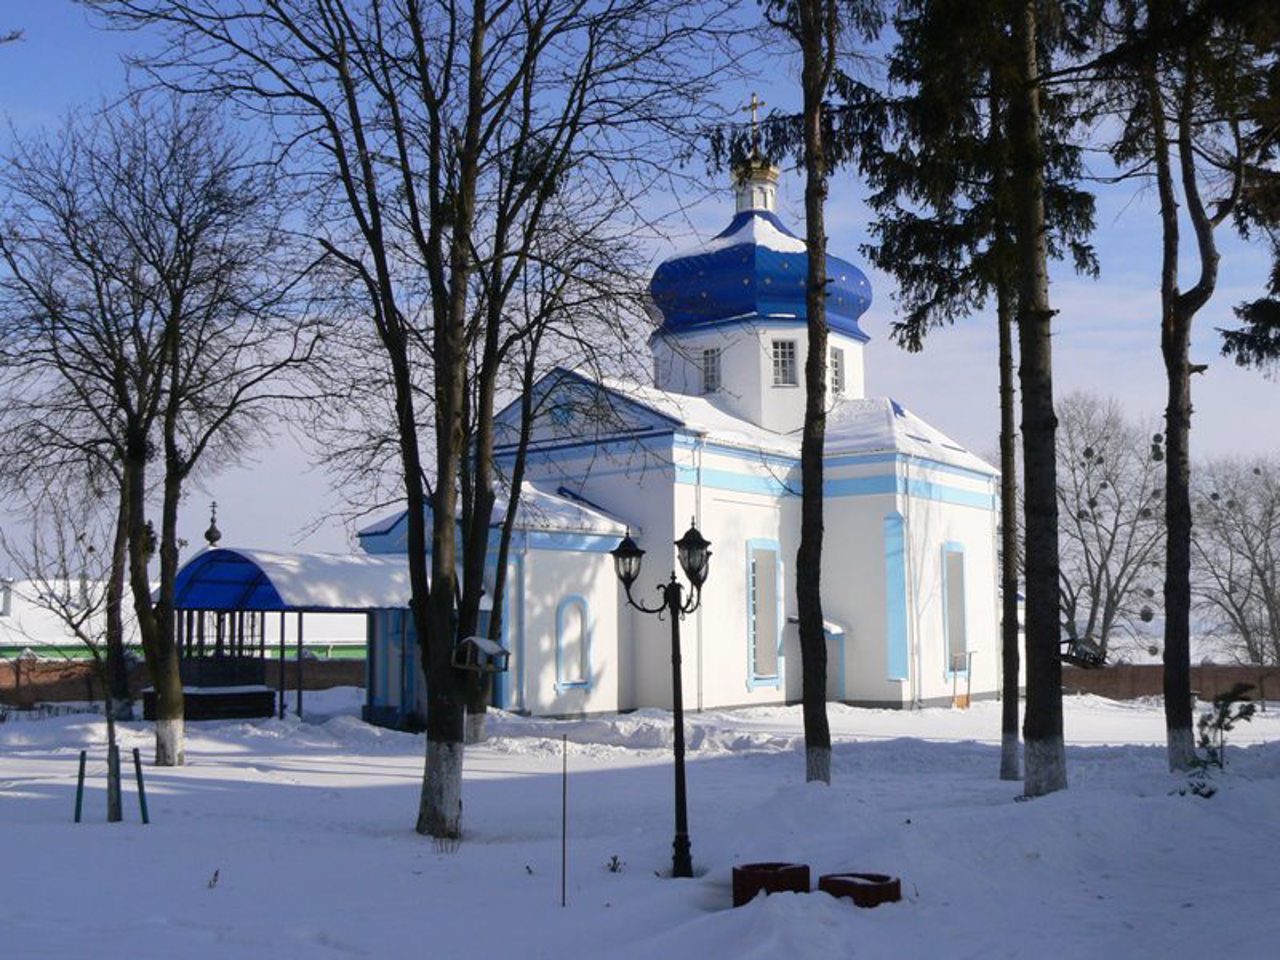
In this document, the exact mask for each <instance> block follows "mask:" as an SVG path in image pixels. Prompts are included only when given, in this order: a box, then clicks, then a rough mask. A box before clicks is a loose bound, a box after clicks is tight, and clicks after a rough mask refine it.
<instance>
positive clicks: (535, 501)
mask: <svg viewBox="0 0 1280 960" xmlns="http://www.w3.org/2000/svg"><path fill="white" fill-rule="evenodd" d="M506 511H507V500H506V498H505V497H504V496H502V495H501V494H500V495H499V496H498V498H497V500H496V502H495V503H494V505H493V519H492V520H491V525H492V526H494V527H498V526H501V524H502V519H503V517H504V516H505V515H506ZM406 516H408V511H407V510H400V511H399V512H397V513H394V514H391V515H390V516H388V517H384V518H383V519H381V520H379V521H377V522H376V523H371V524H369V525H368V526H367V527H364V528H362V529H360V530H358V531H357V532H356V536H357V537H359V538H360V540H361V543H362V545H363V546H364V548H365V549H366V550H371V551H375V552H377V553H378V554H379V555H381V554H384V553H388V552H392V553H402V552H404V551H405V550H406V549H407V548H408V545H407V542H406V530H405V526H404V519H405V517H406ZM428 523H430V517H428ZM516 529H517V530H527V531H536V532H546V533H567V534H594V535H599V536H616V537H621V536H622V535H623V534H624V533H626V531H627V525H626V524H625V523H623V522H622V521H621V520H619V519H617V518H616V517H613V516H611V515H609V514H608V513H606V512H605V511H603V510H601V509H600V508H599V507H596V506H594V505H593V504H589V503H587V502H586V501H585V500H583V499H581V498H580V497H578V496H576V495H575V494H573V493H572V492H571V491H569V490H565V489H563V488H561V489H558V490H556V491H555V492H554V493H551V492H549V491H547V490H545V489H543V488H542V487H540V486H539V485H538V484H537V483H534V482H531V481H529V480H526V481H524V483H523V485H522V489H521V493H520V506H519V508H518V509H517V510H516Z"/></svg>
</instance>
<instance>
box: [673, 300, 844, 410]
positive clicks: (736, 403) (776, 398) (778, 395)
mask: <svg viewBox="0 0 1280 960" xmlns="http://www.w3.org/2000/svg"><path fill="white" fill-rule="evenodd" d="M806 337H807V331H806V327H805V325H804V324H803V323H802V322H800V321H795V320H791V321H788V320H778V319H775V320H757V321H754V322H752V321H748V322H744V323H741V324H733V325H730V326H721V327H714V328H711V329H709V330H706V331H702V332H698V333H683V334H681V335H680V336H679V337H673V336H659V337H655V338H654V342H653V353H654V383H655V385H657V386H658V387H660V388H661V389H663V390H671V391H673V392H675V393H682V394H685V395H688V396H700V395H703V370H702V355H703V351H704V350H708V349H717V350H719V351H720V388H719V389H718V390H716V391H714V392H713V393H711V394H709V397H710V398H711V399H712V400H713V401H714V402H715V403H716V405H717V406H719V407H721V408H722V409H724V410H726V411H727V412H729V413H732V414H734V415H736V416H739V417H742V418H743V419H745V420H748V421H750V422H751V423H754V424H757V425H758V426H763V427H765V428H766V429H769V430H775V431H778V432H780V433H789V432H791V431H794V430H798V429H799V428H800V427H801V426H802V425H803V423H804V406H805V396H804V390H805V382H806V379H805V372H804V371H805V358H806V357H807V356H808V348H807V344H806ZM775 340H778V341H787V342H790V343H792V344H793V345H794V347H795V368H796V369H795V384H794V385H775V384H774V382H773V381H774V368H773V343H774V341H775ZM828 349H829V350H839V351H841V356H842V367H843V375H844V390H843V392H842V394H841V396H842V397H862V396H864V387H865V373H864V369H863V345H862V343H861V342H859V341H858V340H855V339H854V338H853V337H849V336H846V335H844V334H841V333H838V332H834V331H833V332H832V333H831V334H830V335H829V337H828ZM829 386H830V384H829ZM829 399H830V400H831V401H832V402H834V400H835V395H834V393H831V394H829Z"/></svg>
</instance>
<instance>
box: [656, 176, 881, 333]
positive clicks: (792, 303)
mask: <svg viewBox="0 0 1280 960" xmlns="http://www.w3.org/2000/svg"><path fill="white" fill-rule="evenodd" d="M777 182H778V168H777V167H775V166H773V165H772V164H769V163H768V162H766V161H764V160H762V159H760V158H758V157H756V158H753V159H752V160H749V161H748V162H747V163H746V164H744V165H743V166H742V167H739V168H738V169H737V170H736V171H735V172H734V186H735V193H736V195H737V207H738V210H737V213H736V214H735V215H734V218H733V220H732V221H730V223H729V226H728V227H726V228H725V229H724V230H722V231H721V232H720V233H719V234H717V235H716V236H715V237H713V238H712V239H711V240H710V241H708V242H707V243H705V244H702V245H701V246H700V247H698V248H697V249H694V250H691V251H689V252H687V253H682V254H679V255H678V256H675V257H672V258H671V259H669V260H665V261H663V262H662V263H661V264H659V266H658V269H657V270H656V271H654V274H653V279H652V280H651V281H650V283H649V292H650V293H651V294H652V295H653V300H654V303H655V304H656V305H657V307H658V309H659V310H661V311H662V317H663V323H662V331H663V332H665V333H681V332H684V331H688V330H694V329H704V328H707V327H710V326H716V325H720V324H724V323H730V322H737V321H742V320H754V319H757V318H759V319H765V320H769V319H773V320H805V319H807V317H808V309H807V307H806V305H805V280H806V277H807V272H808V269H809V254H808V251H807V248H806V246H805V242H804V240H802V239H801V238H800V237H797V236H796V235H795V234H794V233H792V232H791V231H790V230H788V229H787V227H786V226H785V225H784V224H783V223H782V221H781V220H779V219H778V216H777V214H776V213H774V212H773V210H774V204H775V197H776V191H777ZM827 277H828V278H829V282H828V285H827V291H828V292H827V325H828V327H829V328H830V329H831V330H834V331H837V332H839V333H843V334H846V335H848V336H851V337H854V338H855V339H857V340H861V341H864V342H865V341H866V340H867V339H868V337H867V335H866V334H865V333H864V332H863V331H862V328H861V327H859V326H858V318H859V317H861V316H862V315H863V314H864V313H865V312H866V310H867V308H868V307H870V306H871V284H870V283H869V282H868V281H867V277H866V274H864V273H863V272H862V271H861V270H859V269H858V268H857V267H855V266H854V265H853V264H851V263H849V261H847V260H842V259H840V258H839V257H833V256H830V255H828V256H827Z"/></svg>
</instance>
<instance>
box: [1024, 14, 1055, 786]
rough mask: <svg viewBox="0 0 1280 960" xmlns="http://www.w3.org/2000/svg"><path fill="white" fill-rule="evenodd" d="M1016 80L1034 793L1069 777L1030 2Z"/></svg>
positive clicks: (1028, 740)
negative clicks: (1061, 652)
mask: <svg viewBox="0 0 1280 960" xmlns="http://www.w3.org/2000/svg"><path fill="white" fill-rule="evenodd" d="M1013 27H1014V37H1015V49H1016V53H1017V56H1018V58H1019V60H1018V72H1019V81H1020V82H1019V83H1018V85H1017V86H1016V87H1015V90H1014V93H1013V96H1012V98H1011V102H1010V134H1011V136H1010V142H1011V147H1012V150H1011V152H1012V156H1013V169H1012V186H1013V197H1014V204H1015V210H1014V221H1015V229H1016V234H1017V241H1018V259H1019V264H1018V344H1019V355H1020V359H1021V371H1020V380H1021V388H1022V451H1023V466H1024V469H1025V475H1024V486H1025V512H1026V523H1025V530H1026V546H1025V549H1026V597H1027V599H1026V638H1027V707H1026V718H1025V721H1024V725H1023V739H1024V741H1025V767H1026V772H1025V779H1024V783H1025V791H1026V795H1027V796H1029V797H1036V796H1041V795H1043V794H1047V793H1052V792H1053V791H1055V790H1061V789H1064V788H1065V787H1066V785H1067V766H1066V753H1065V750H1064V747H1063V737H1062V661H1061V659H1060V658H1059V649H1058V638H1059V616H1058V497H1057V467H1056V457H1055V449H1054V442H1055V437H1054V434H1055V432H1056V428H1057V418H1056V417H1055V415H1054V411H1053V353H1052V343H1051V340H1050V332H1051V326H1052V318H1053V311H1052V309H1051V308H1050V306H1049V274H1048V268H1047V260H1048V256H1047V249H1046V239H1045V216H1044V155H1043V150H1042V143H1041V135H1040V97H1039V64H1038V62H1037V57H1036V8H1035V4H1034V3H1031V2H1028V3H1025V4H1024V5H1023V6H1022V9H1021V10H1020V11H1018V12H1017V13H1016V14H1015V19H1014V24H1013Z"/></svg>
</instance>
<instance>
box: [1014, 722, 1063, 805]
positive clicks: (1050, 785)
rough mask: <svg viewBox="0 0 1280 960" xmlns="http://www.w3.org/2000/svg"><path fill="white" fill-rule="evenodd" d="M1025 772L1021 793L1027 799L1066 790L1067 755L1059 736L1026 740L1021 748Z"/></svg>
mask: <svg viewBox="0 0 1280 960" xmlns="http://www.w3.org/2000/svg"><path fill="white" fill-rule="evenodd" d="M1023 761H1024V762H1025V763H1026V767H1027V771H1026V777H1025V779H1024V789H1023V792H1024V793H1025V794H1026V795H1027V796H1028V797H1043V796H1044V795H1045V794H1048V793H1053V792H1054V791H1056V790H1065V789H1066V788H1067V754H1066V750H1065V749H1064V748H1063V744H1062V737H1061V735H1059V736H1056V737H1050V738H1048V739H1045V740H1028V741H1027V742H1026V744H1025V745H1024V746H1023Z"/></svg>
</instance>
